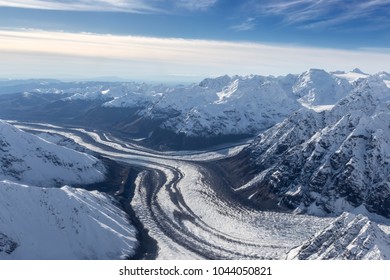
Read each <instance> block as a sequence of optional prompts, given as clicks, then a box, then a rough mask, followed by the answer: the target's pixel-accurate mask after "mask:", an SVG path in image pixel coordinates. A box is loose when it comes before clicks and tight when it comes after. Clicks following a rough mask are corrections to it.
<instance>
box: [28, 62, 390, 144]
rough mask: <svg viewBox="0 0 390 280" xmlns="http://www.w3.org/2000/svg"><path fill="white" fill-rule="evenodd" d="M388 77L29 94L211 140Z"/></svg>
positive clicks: (76, 88)
mask: <svg viewBox="0 0 390 280" xmlns="http://www.w3.org/2000/svg"><path fill="white" fill-rule="evenodd" d="M389 76H390V75H389V74H388V73H386V72H381V73H378V74H375V75H372V76H370V75H368V74H364V73H363V72H362V71H360V70H358V69H355V70H354V71H352V72H348V73H344V72H333V73H328V72H326V71H324V70H319V69H311V70H309V71H306V72H304V73H302V74H300V75H292V74H289V75H286V76H280V77H273V76H259V75H250V76H232V77H229V76H222V77H218V78H208V79H205V80H203V81H202V82H200V83H199V84H193V85H179V86H168V85H149V84H139V83H119V82H118V83H99V82H95V83H92V82H88V83H70V84H66V86H65V85H57V88H56V87H55V86H56V84H54V85H53V87H49V88H47V85H46V87H44V88H39V87H38V88H32V89H31V90H30V92H35V93H41V94H45V93H55V94H57V95H58V96H61V94H62V95H64V97H63V98H62V100H63V101H72V100H73V101H75V100H84V101H88V102H91V101H96V100H98V101H99V102H100V103H101V104H102V106H103V107H105V108H135V109H136V110H137V113H136V114H137V115H138V116H139V118H144V119H149V120H155V119H159V120H162V123H161V124H160V128H162V129H164V130H168V131H172V132H174V133H177V134H182V135H186V136H189V137H191V136H192V137H198V136H200V137H213V136H220V135H232V134H233V135H239V134H251V135H256V134H258V133H259V132H261V131H263V130H265V129H267V128H270V127H272V126H273V125H275V124H276V123H278V122H280V121H282V120H283V119H285V118H286V117H288V116H289V115H290V114H291V113H293V112H294V111H296V110H298V109H300V108H302V107H307V108H310V109H313V110H316V111H323V110H327V109H330V108H332V106H333V105H334V104H335V103H336V102H337V101H338V100H340V99H341V98H344V97H345V96H347V95H348V94H349V93H350V92H351V91H353V90H354V88H355V87H356V86H355V84H354V82H355V81H356V80H358V79H367V78H368V77H377V78H379V79H382V80H383V81H384V82H385V83H387V84H388V85H389V84H390V77H389ZM100 103H99V104H100Z"/></svg>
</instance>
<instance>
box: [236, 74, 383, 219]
mask: <svg viewBox="0 0 390 280" xmlns="http://www.w3.org/2000/svg"><path fill="white" fill-rule="evenodd" d="M389 123H390V89H389V88H388V87H387V86H386V85H385V84H384V82H383V80H381V79H379V78H378V77H375V76H373V77H370V78H369V79H366V80H360V81H359V82H358V83H357V84H356V88H355V90H354V91H353V92H352V93H351V94H350V95H348V96H347V97H346V98H344V99H342V100H341V101H340V102H338V103H337V104H336V105H335V106H334V108H333V109H332V110H330V111H323V112H320V113H318V112H315V111H313V110H308V109H302V110H300V111H298V112H296V113H294V114H293V115H291V116H290V117H289V118H288V119H286V120H285V121H283V122H282V123H280V124H278V125H276V126H274V127H273V128H271V129H269V130H267V131H266V132H264V133H262V134H260V136H259V137H258V138H257V139H256V140H255V141H254V143H253V144H252V145H251V146H250V147H249V148H248V149H247V150H246V152H249V153H250V160H251V161H252V162H253V163H254V164H255V166H256V170H257V171H256V172H257V174H258V175H257V176H255V177H254V178H253V179H252V180H250V181H249V182H247V183H246V184H245V185H242V186H239V187H238V188H237V189H236V191H237V193H239V194H241V195H242V196H244V197H246V198H248V199H251V200H254V201H256V200H259V201H261V199H262V196H261V195H262V194H263V193H264V190H269V191H270V192H271V193H273V194H275V195H276V197H277V201H278V203H279V204H281V205H283V206H285V207H288V208H290V209H295V210H296V211H304V212H309V213H313V214H324V213H338V214H340V213H342V212H343V211H346V210H350V209H353V208H355V207H360V206H361V207H363V208H366V209H367V210H368V211H370V212H374V213H377V214H380V215H383V216H386V217H390V208H389V207H388V205H389V197H390V185H389V178H388V174H390V132H389V129H388V128H389Z"/></svg>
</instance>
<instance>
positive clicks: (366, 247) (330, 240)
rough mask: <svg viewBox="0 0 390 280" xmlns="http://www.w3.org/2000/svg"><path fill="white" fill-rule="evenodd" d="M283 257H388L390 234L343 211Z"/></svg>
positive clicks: (375, 258) (306, 258)
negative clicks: (326, 225) (325, 226)
mask: <svg viewBox="0 0 390 280" xmlns="http://www.w3.org/2000/svg"><path fill="white" fill-rule="evenodd" d="M287 259H298V260H308V259H322V260H329V259H331V260H340V259H341V260H389V259H390V236H389V235H388V234H387V233H385V232H384V231H383V230H381V228H380V227H379V226H378V225H377V224H376V223H374V222H372V221H370V220H369V219H368V218H367V217H365V216H362V215H357V216H355V215H353V214H350V213H343V214H342V215H341V216H340V217H338V218H337V219H336V220H334V221H333V222H332V223H331V224H330V225H329V226H328V227H327V228H325V229H324V230H322V231H320V232H318V233H317V234H315V236H313V237H312V238H310V239H309V240H308V241H306V242H305V243H303V244H302V245H301V246H298V247H296V248H294V249H292V250H291V251H290V252H289V253H288V255H287Z"/></svg>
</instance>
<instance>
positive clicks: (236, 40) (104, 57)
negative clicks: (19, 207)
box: [0, 0, 390, 80]
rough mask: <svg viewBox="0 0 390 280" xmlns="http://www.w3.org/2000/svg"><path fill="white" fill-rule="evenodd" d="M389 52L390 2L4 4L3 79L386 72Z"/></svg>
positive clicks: (0, 11) (86, 0)
mask: <svg viewBox="0 0 390 280" xmlns="http://www.w3.org/2000/svg"><path fill="white" fill-rule="evenodd" d="M75 38H77V39H75ZM108 42H109V43H110V44H109V46H107V43H108ZM65 46H66V47H65ZM389 46H390V0H382V1H379V0H366V1H356V0H347V1H338V0H291V1H285V0H273V1H271V0H257V1H256V0H196V1H195V0H176V1H174V0H148V1H147V0H95V1H92V0H60V1H52V0H30V1H28V0H13V1H7V0H0V59H2V61H3V62H4V63H2V65H1V66H0V76H2V77H6V76H7V75H8V76H9V77H38V76H39V77H50V78H61V77H62V78H90V77H98V76H120V77H123V78H128V79H138V80H139V79H145V80H146V79H147V80H175V79H177V80H197V79H201V78H203V77H206V76H218V75H223V74H226V73H227V74H242V75H246V74H252V73H254V74H263V75H267V74H272V75H278V74H286V73H289V72H293V73H298V72H302V71H304V70H307V69H308V68H324V69H326V70H336V69H341V70H348V69H352V68H354V67H360V68H362V69H363V70H366V71H368V72H377V71H381V70H385V71H389V70H390V69H389V65H390V49H389ZM107 48H109V50H110V51H108V49H107Z"/></svg>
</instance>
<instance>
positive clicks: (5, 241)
mask: <svg viewBox="0 0 390 280" xmlns="http://www.w3.org/2000/svg"><path fill="white" fill-rule="evenodd" d="M18 246H19V244H18V243H16V242H15V241H13V240H12V239H11V238H9V237H8V236H7V235H5V234H3V233H1V232H0V254H1V253H3V252H4V253H5V254H8V255H10V254H12V252H13V251H15V249H16V248H17V247H18Z"/></svg>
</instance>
